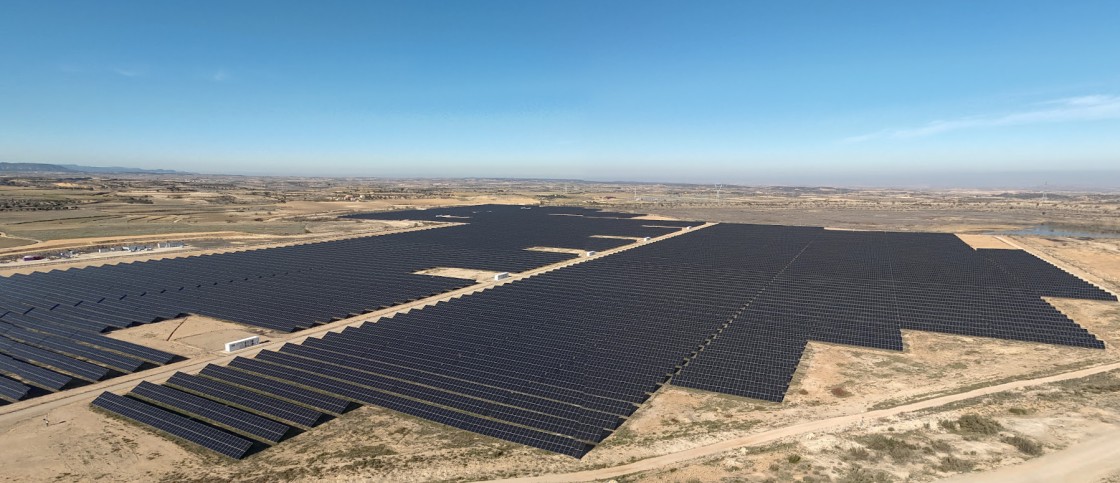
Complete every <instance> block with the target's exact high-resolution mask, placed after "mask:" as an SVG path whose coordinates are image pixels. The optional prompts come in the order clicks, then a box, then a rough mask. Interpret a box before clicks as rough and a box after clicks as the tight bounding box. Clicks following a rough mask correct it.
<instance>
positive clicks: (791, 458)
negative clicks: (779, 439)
mask: <svg viewBox="0 0 1120 483" xmlns="http://www.w3.org/2000/svg"><path fill="white" fill-rule="evenodd" d="M786 461H789V462H790V463H791V464H797V462H799V461H801V455H799V454H791V455H789V456H788V457H786Z"/></svg>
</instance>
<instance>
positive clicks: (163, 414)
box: [91, 392, 253, 459]
mask: <svg viewBox="0 0 1120 483" xmlns="http://www.w3.org/2000/svg"><path fill="white" fill-rule="evenodd" d="M91 404H92V405H93V406H94V407H98V408H101V409H104V410H106V411H109V412H110V413H113V414H116V415H117V416H121V417H124V418H128V419H131V420H133V421H136V422H138V423H141V424H145V425H147V426H150V427H152V428H154V429H157V430H160V431H163V432H164V433H167V434H169V435H171V436H175V437H177V438H180V439H183V440H186V441H190V442H192V443H194V444H197V445H199V446H202V447H203V448H206V449H209V450H211V451H214V452H217V453H218V454H222V455H225V456H228V457H230V458H234V459H241V458H244V457H245V455H246V453H248V452H249V450H250V449H251V448H252V446H253V442H252V441H250V440H248V439H245V438H242V437H239V436H235V435H233V434H230V433H227V432H225V431H222V430H220V429H217V428H213V427H211V426H207V425H205V424H203V423H200V422H197V421H194V420H192V419H190V418H186V417H183V416H180V415H178V414H175V413H172V412H170V411H165V410H163V409H160V408H157V407H155V406H152V405H150V404H145V403H143V402H140V401H137V400H135V399H130V398H127V397H124V396H118V395H116V394H113V393H111V392H103V393H101V395H100V396H97V399H94V400H93V402H92V403H91Z"/></svg>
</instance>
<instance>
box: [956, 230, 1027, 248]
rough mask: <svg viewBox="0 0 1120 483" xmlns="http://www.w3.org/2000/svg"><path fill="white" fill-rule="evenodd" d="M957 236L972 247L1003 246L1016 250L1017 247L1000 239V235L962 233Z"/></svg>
mask: <svg viewBox="0 0 1120 483" xmlns="http://www.w3.org/2000/svg"><path fill="white" fill-rule="evenodd" d="M957 238H960V239H961V241H963V242H965V243H967V244H968V245H969V246H971V247H972V248H977V249H979V248H1002V249H1007V250H1014V249H1015V247H1013V246H1011V245H1008V244H1007V242H1005V241H1003V240H1000V239H999V238H998V237H995V236H992V235H962V234H958V235H957Z"/></svg>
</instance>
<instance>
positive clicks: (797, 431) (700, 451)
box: [495, 362, 1120, 483]
mask: <svg viewBox="0 0 1120 483" xmlns="http://www.w3.org/2000/svg"><path fill="white" fill-rule="evenodd" d="M1113 370H1120V362H1115V363H1111V364H1105V365H1100V366H1095V367H1090V368H1087V369H1080V370H1077V371H1072V372H1066V373H1062V374H1056V375H1053V376H1046V377H1040V378H1036V379H1027V380H1022V381H1013V382H1008V383H1005V384H999V385H995V386H989V387H984V388H980V389H975V390H972V391H968V392H963V393H960V394H951V395H948V396H941V397H937V398H933V399H927V400H925V401H918V402H915V403H910V404H904V405H901V406H896V407H893V408H887V409H879V410H875V411H867V412H864V413H859V414H852V415H848V416H838V417H835V418H828V419H821V420H818V421H808V422H805V423H800V424H794V425H791V426H786V427H784V428H778V429H773V430H770V431H763V432H761V433H756V434H752V435H750V436H744V437H742V438H735V439H729V440H727V441H720V442H718V443H715V444H710V445H707V446H700V447H697V448H692V449H688V450H685V451H680V452H676V453H670V454H666V455H661V456H656V457H653V458H648V459H644V460H640V461H636V462H634V463H629V464H625V465H620V466H614V467H610V468H600V469H595V470H587V471H577V472H574V473H564V474H552V475H541V476H533V477H525V478H513V479H508V480H495V481H503V482H521V483H529V482H533V483H551V482H557V483H564V482H571V481H593V480H605V479H609V478H616V477H619V476H624V475H628V474H631V473H638V472H642V471H648V470H653V469H656V468H660V467H663V466H670V465H676V464H681V463H684V462H686V461H690V460H694V459H697V458H704V457H708V456H714V455H717V454H720V453H723V452H725V451H729V450H733V449H737V448H741V447H744V446H759V445H763V444H767V443H771V442H774V441H777V440H779V439H782V438H788V437H793V436H799V435H802V434H806V433H812V432H817V431H835V430H837V429H841V428H844V427H850V426H855V425H860V424H863V423H864V422H868V421H870V420H875V419H881V418H886V417H891V416H897V415H900V414H904V413H909V412H914V411H920V410H923V409H930V408H936V407H939V406H944V405H946V404H950V403H954V402H957V401H964V400H966V399H972V398H976V397H981V396H987V395H991V394H996V393H1000V392H1004V391H1010V390H1014V389H1020V388H1024V387H1029V386H1038V385H1043V384H1049V383H1052V382H1058V381H1066V380H1070V379H1078V378H1082V377H1086V376H1091V375H1093V374H1099V373H1102V372H1108V371H1113ZM1078 446H1080V445H1078ZM1112 446H1115V448H1112V449H1111V450H1108V451H1112V452H1110V453H1108V454H1101V455H1099V457H1100V458H1112V460H1113V461H1115V462H1117V463H1118V464H1120V458H1116V456H1120V445H1116V444H1115V440H1113V441H1112ZM1102 451H1104V450H1102ZM1089 456H1090V455H1086V457H1089ZM1092 456H1094V457H1098V456H1097V455H1095V453H1094V454H1093V455H1092ZM1102 464H1103V463H1102ZM1047 481H1061V480H1060V479H1059V480H1054V479H1050V480H1047ZM1076 481H1080V480H1076Z"/></svg>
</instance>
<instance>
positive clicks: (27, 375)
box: [0, 354, 74, 391]
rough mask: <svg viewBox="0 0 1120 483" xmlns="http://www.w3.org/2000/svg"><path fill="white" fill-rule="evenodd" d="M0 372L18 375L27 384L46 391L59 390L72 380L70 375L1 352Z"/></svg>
mask: <svg viewBox="0 0 1120 483" xmlns="http://www.w3.org/2000/svg"><path fill="white" fill-rule="evenodd" d="M0 373H2V374H6V375H9V376H15V377H18V378H19V379H20V380H22V381H24V382H26V383H28V384H31V385H33V386H37V387H40V388H43V389H46V390H48V391H60V390H62V388H63V387H65V386H66V385H67V384H70V382H71V381H73V380H74V379H73V378H72V377H70V376H67V375H63V374H59V373H57V372H54V371H50V370H47V369H43V368H42V367H38V366H34V365H31V364H28V363H26V362H21V361H17V360H15V359H12V358H11V357H8V356H6V355H2V354H0Z"/></svg>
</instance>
